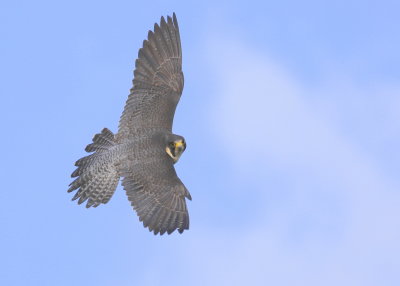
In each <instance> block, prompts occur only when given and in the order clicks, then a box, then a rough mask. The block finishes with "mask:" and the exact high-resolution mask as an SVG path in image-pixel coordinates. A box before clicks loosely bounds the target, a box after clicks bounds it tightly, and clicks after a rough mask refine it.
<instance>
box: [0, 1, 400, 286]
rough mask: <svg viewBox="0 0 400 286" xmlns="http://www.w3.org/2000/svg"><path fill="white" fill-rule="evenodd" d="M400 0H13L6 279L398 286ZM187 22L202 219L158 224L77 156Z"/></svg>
mask: <svg viewBox="0 0 400 286" xmlns="http://www.w3.org/2000/svg"><path fill="white" fill-rule="evenodd" d="M399 9H400V5H399V4H398V3H397V2H396V1H324V2H323V1H301V2H299V1H242V2H241V1H219V2H217V3H216V2H215V1H202V2H201V3H188V1H151V3H147V2H145V1H114V2H112V3H111V1H82V2H81V1H73V0H72V1H58V2H56V1H40V0H39V1H14V2H12V3H2V4H0V35H1V42H2V44H1V45H0V63H1V64H0V76H1V79H2V84H1V85H0V95H1V100H2V104H1V105H0V111H1V112H0V118H1V121H2V122H3V124H2V128H3V130H2V134H3V136H2V140H1V143H0V147H1V150H3V155H2V167H1V168H2V169H1V177H2V182H3V187H2V191H1V192H0V200H1V202H2V207H1V208H0V221H1V226H2V230H1V236H0V242H1V244H0V245H1V246H0V253H1V257H2V259H1V260H0V269H1V270H0V284H1V285H84V284H85V285H221V284H222V285H399V284H400V275H399V271H398V269H399V268H400V258H399V256H400V246H399V241H400V209H399V207H398V206H399V204H400V191H399V190H400V179H399V175H398V174H399V170H400V163H399V162H400V153H399V146H400V135H399V134H400V81H399V79H400V69H399V66H400V55H399V52H398V51H399V50H400V38H399V37H398V31H399V27H400V19H399V17H398V11H399ZM172 12H176V13H177V16H178V21H179V24H180V28H181V37H182V46H183V56H184V59H183V61H184V63H183V65H184V66H183V68H184V72H185V89H184V93H183V96H182V98H181V101H180V103H179V105H178V108H177V112H176V115H175V122H174V132H175V133H177V134H181V135H183V136H185V138H186V141H187V142H188V148H187V150H186V151H185V154H184V155H183V156H182V158H181V159H180V161H179V163H178V164H177V165H176V168H177V172H178V174H179V176H180V178H181V179H182V181H183V182H184V183H185V185H186V186H187V187H188V189H189V190H190V192H191V194H192V197H193V201H191V202H189V203H188V207H189V211H190V217H191V228H190V230H189V231H187V232H185V233H184V234H182V235H179V234H177V233H176V234H175V233H174V234H173V235H171V236H162V237H160V236H154V235H153V234H151V233H149V232H148V231H147V229H144V228H143V226H142V225H141V223H140V222H139V221H138V219H137V217H136V214H135V213H134V212H133V211H132V209H131V207H130V204H129V202H128V201H127V199H126V196H125V194H124V191H123V189H122V188H121V186H119V187H118V189H117V192H116V194H115V195H114V197H113V198H112V200H111V201H110V202H109V203H108V204H107V205H105V206H101V207H98V208H97V209H90V210H87V209H86V208H84V207H82V206H78V205H76V203H74V202H71V201H70V200H71V194H67V192H66V190H67V186H68V184H69V183H70V181H71V179H70V174H71V172H72V171H73V170H74V166H73V163H74V162H75V161H76V160H77V159H78V158H80V157H82V156H84V155H85V152H84V147H85V146H86V145H87V144H88V143H90V141H91V139H92V136H93V135H94V134H95V133H98V132H99V131H100V130H101V129H102V128H103V127H108V128H110V129H111V130H113V131H116V130H117V126H118V120H119V117H120V115H121V112H122V109H123V107H124V104H125V101H126V99H127V95H128V92H129V88H130V87H131V80H132V69H133V66H134V60H135V58H136V56H137V51H138V49H139V48H140V46H141V43H142V41H143V40H144V38H145V37H146V35H147V31H148V30H149V29H152V27H153V24H154V22H157V21H159V19H160V16H162V15H164V16H165V15H171V14H172Z"/></svg>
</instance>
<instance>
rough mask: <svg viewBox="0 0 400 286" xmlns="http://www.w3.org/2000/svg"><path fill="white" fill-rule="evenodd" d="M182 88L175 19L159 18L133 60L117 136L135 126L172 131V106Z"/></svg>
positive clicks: (179, 45)
mask: <svg viewBox="0 0 400 286" xmlns="http://www.w3.org/2000/svg"><path fill="white" fill-rule="evenodd" d="M182 90H183V73H182V49H181V41H180V36H179V27H178V21H177V19H176V16H175V13H174V14H173V18H171V17H169V16H168V17H167V21H165V19H164V17H162V18H161V22H160V25H158V24H155V25H154V32H153V31H149V33H148V39H147V40H144V41H143V47H142V48H141V49H140V50H139V56H138V59H137V60H136V63H135V71H134V79H133V87H132V89H131V92H130V95H129V97H128V100H127V102H126V105H125V109H124V111H123V113H122V116H121V119H120V123H119V132H118V136H122V137H123V138H127V137H129V135H130V134H133V133H135V130H136V129H138V128H147V127H161V128H166V129H168V130H170V131H171V129H172V121H173V118H174V113H175V108H176V105H177V104H178V101H179V99H180V97H181V94H182Z"/></svg>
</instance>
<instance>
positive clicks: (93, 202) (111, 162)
mask: <svg viewBox="0 0 400 286" xmlns="http://www.w3.org/2000/svg"><path fill="white" fill-rule="evenodd" d="M115 146H116V142H115V137H114V134H113V133H112V132H111V131H110V130H108V129H107V128H104V129H103V130H102V131H101V133H98V134H96V135H95V136H94V137H93V143H91V144H89V145H87V146H86V148H85V151H86V152H94V153H93V154H90V155H88V156H86V157H83V158H81V159H79V160H78V161H76V163H75V166H77V169H76V170H75V171H74V172H73V173H72V175H71V177H72V178H74V177H77V178H76V179H75V180H74V181H73V182H72V183H71V184H70V185H69V186H70V188H69V189H68V192H69V193H70V192H72V191H74V190H77V191H76V193H75V196H74V197H73V198H72V200H78V204H81V203H83V202H85V201H87V204H86V207H87V208H89V207H92V206H93V207H97V206H99V205H100V204H105V203H107V202H108V201H109V200H110V199H111V197H112V195H113V194H114V192H115V189H116V188H117V185H118V181H119V175H118V172H117V168H116V166H115V163H116V162H115V159H114V157H116V156H113V155H114V153H115V152H113V149H114V148H113V147H115Z"/></svg>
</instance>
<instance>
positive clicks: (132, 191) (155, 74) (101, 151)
mask: <svg viewBox="0 0 400 286" xmlns="http://www.w3.org/2000/svg"><path fill="white" fill-rule="evenodd" d="M182 90H183V73H182V49H181V41H180V35H179V27H178V21H177V19H176V15H175V13H174V14H173V16H172V17H170V16H168V17H167V20H165V19H164V17H161V21H160V24H157V23H156V24H155V25H154V31H149V32H148V36H147V40H144V41H143V47H142V48H141V49H140V50H139V55H138V59H137V60H136V62H135V71H134V79H133V87H132V88H131V90H130V94H129V97H128V100H127V101H126V104H125V108H124V111H123V113H122V115H121V118H120V121H119V129H118V133H116V134H114V133H113V132H111V131H110V130H108V129H107V128H104V129H103V130H102V131H101V133H99V134H96V135H95V136H94V137H93V143H91V144H89V145H87V146H86V149H85V151H86V152H89V153H91V154H90V155H88V156H86V157H83V158H81V159H79V160H78V161H76V163H75V166H77V169H76V170H75V171H74V172H73V173H72V175H71V177H73V178H75V177H76V179H75V180H74V181H73V182H72V183H71V184H70V188H69V189H68V192H72V191H75V190H76V193H75V195H74V197H73V198H72V200H78V204H81V203H83V202H85V201H87V203H86V207H87V208H89V207H97V206H99V205H100V204H106V203H107V202H108V201H109V200H110V199H111V197H112V195H113V194H114V192H115V189H116V188H117V185H118V182H119V179H120V177H122V186H123V187H124V190H125V191H126V194H127V196H128V200H129V201H130V203H131V205H132V207H133V209H134V210H135V211H136V213H137V215H138V216H139V220H140V221H142V222H143V225H144V227H148V228H149V231H150V232H151V231H152V232H154V234H160V235H162V234H164V233H168V234H171V233H172V232H173V231H175V230H176V229H177V230H178V231H179V233H182V232H183V231H184V230H185V229H189V214H188V211H187V208H186V199H185V198H187V199H189V200H191V196H190V193H189V191H188V190H187V189H186V187H185V185H184V184H183V183H182V182H181V180H180V179H179V178H178V176H177V174H176V171H175V168H174V164H175V163H176V162H177V161H178V160H179V158H180V156H181V155H182V153H183V152H184V151H185V149H186V141H185V139H184V138H183V137H182V136H179V135H176V134H173V133H172V122H173V119H174V113H175V109H176V105H177V104H178V101H179V99H180V97H181V94H182Z"/></svg>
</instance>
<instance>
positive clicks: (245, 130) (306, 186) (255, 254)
mask: <svg viewBox="0 0 400 286" xmlns="http://www.w3.org/2000/svg"><path fill="white" fill-rule="evenodd" d="M212 47H213V53H212V56H210V63H211V65H212V69H214V70H216V79H217V82H218V88H217V90H216V91H215V98H216V100H217V103H216V105H215V112H214V117H213V118H212V122H213V124H212V125H211V126H214V127H215V134H216V136H218V137H219V139H220V144H221V146H223V148H221V149H223V150H225V152H226V156H228V157H229V158H231V159H232V161H233V162H234V164H235V166H236V171H237V174H241V175H243V176H247V177H248V179H249V180H252V181H254V180H259V181H260V185H261V182H263V184H265V181H264V180H263V172H264V171H263V170H265V168H267V167H268V169H269V170H274V172H276V173H277V174H280V175H281V176H282V177H284V178H285V180H287V181H291V182H295V183H294V184H291V185H290V186H289V188H290V187H293V190H289V191H288V190H286V191H288V193H289V196H290V198H289V197H288V200H287V201H286V202H285V201H279V205H278V206H276V208H273V210H269V211H263V210H261V211H258V212H257V211H256V210H249V211H251V212H254V213H259V214H261V215H258V216H257V217H256V218H254V221H252V222H251V224H252V226H254V228H251V229H247V230H246V231H245V232H241V231H239V230H232V233H229V234H227V233H226V232H224V233H218V232H217V233H215V234H214V235H213V237H212V238H210V237H199V238H198V239H197V240H195V241H194V242H193V243H194V244H196V246H195V245H193V247H194V248H195V249H196V253H195V255H194V256H195V257H196V259H191V260H190V262H189V263H191V264H190V266H188V267H189V268H190V267H194V268H196V269H198V268H201V269H202V271H203V272H204V275H203V276H202V279H203V280H202V281H203V282H206V284H208V285H210V284H214V285H215V284H229V285H243V284H247V285H267V284H266V283H271V285H379V284H380V285H383V284H385V285H395V284H396V283H399V282H400V278H399V277H398V276H397V274H396V272H397V270H396V269H398V268H399V267H400V261H399V259H398V257H399V255H400V247H399V245H398V241H399V239H400V223H399V221H400V220H399V217H400V209H399V208H398V205H399V204H400V197H399V193H398V192H397V190H398V188H397V187H398V181H397V178H393V177H391V176H389V175H387V174H385V172H384V171H383V170H384V168H382V166H381V165H380V164H379V163H377V162H376V160H374V159H373V156H372V155H371V154H370V153H369V152H368V148H362V145H361V143H362V140H363V138H360V137H357V133H356V134H355V135H354V134H351V133H349V132H348V130H347V129H346V122H345V121H343V120H341V109H340V106H341V104H343V102H339V101H340V100H341V99H342V98H340V97H337V100H338V101H337V102H335V97H334V96H332V95H335V93H336V92H337V93H338V94H339V93H340V94H342V93H343V92H347V93H348V94H349V96H352V95H354V96H356V97H357V98H358V99H360V98H363V97H362V93H363V92H364V90H360V89H358V88H357V86H356V85H352V84H351V82H350V84H349V83H348V82H347V83H346V84H345V85H343V86H344V87H343V86H340V84H339V85H338V86H337V85H336V87H335V86H333V85H331V84H329V83H327V84H325V85H324V84H322V85H320V86H319V87H318V90H315V89H313V90H310V89H308V88H307V87H306V86H304V85H302V84H301V82H300V81H298V80H296V77H295V76H294V75H292V74H290V72H288V70H287V69H285V68H284V67H283V66H282V65H280V64H279V63H277V62H274V61H273V60H272V59H271V58H269V57H268V54H267V53H265V52H261V51H257V50H255V49H254V48H252V47H249V46H246V45H244V44H243V43H242V42H240V41H237V40H227V41H226V40H224V39H213V45H212ZM327 82H328V81H327ZM335 88H336V90H335ZM346 88H348V89H346ZM382 88H384V87H382ZM390 90H395V89H390ZM377 92H380V91H379V89H377ZM385 92H386V93H387V92H388V90H387V89H385ZM317 93H318V96H319V97H316V94H317ZM328 95H329V100H326V101H325V102H324V101H321V97H324V96H327V97H328ZM364 100H369V99H368V98H367V97H364ZM330 101H331V102H332V103H335V104H336V107H338V108H337V109H335V110H332V106H335V104H333V105H329V102H330ZM382 101H386V105H385V104H383V106H384V107H383V108H385V109H387V112H388V113H390V114H391V115H390V116H396V114H397V113H396V112H393V108H395V107H393V105H392V104H391V103H392V102H393V94H392V93H391V92H389V94H388V96H387V97H385V98H382ZM365 106H367V105H365ZM333 114H334V116H332V115H333ZM354 116H361V117H362V116H364V117H365V116H368V111H365V110H360V111H359V112H358V113H357V114H354ZM390 116H389V117H387V120H389V121H390V120H392V119H391V117H390ZM371 121H373V119H371V118H367V117H366V118H365V122H371ZM390 124H392V126H396V124H395V123H390ZM364 127H365V126H364ZM364 127H363V128H364ZM388 136H392V137H393V138H397V137H396V135H394V134H390V133H389V134H388ZM382 147H383V148H384V146H382ZM381 163H382V162H381ZM267 184H268V183H267ZM264 187H265V186H264V185H263V186H262V187H260V188H259V189H258V190H251V191H253V192H256V191H258V192H259V193H263V194H266V193H268V192H279V191H280V190H279V189H277V188H279V187H281V186H277V185H272V184H271V185H268V186H267V187H268V191H266V190H265V188H264ZM242 189H243V192H246V193H247V194H248V192H249V190H248V189H245V188H242ZM243 195H246V194H245V193H243ZM268 198H269V196H261V199H262V200H265V203H266V204H267V200H268ZM261 205H262V203H261ZM299 233H302V235H299ZM199 245H202V246H199ZM206 248H207V249H206ZM210 248H211V249H210ZM192 255H193V254H191V256H192ZM188 261H189V260H188ZM289 283H290V284H289ZM382 283H383V284H382Z"/></svg>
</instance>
